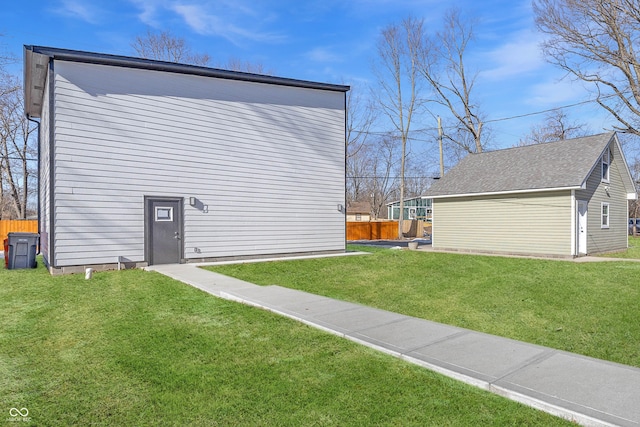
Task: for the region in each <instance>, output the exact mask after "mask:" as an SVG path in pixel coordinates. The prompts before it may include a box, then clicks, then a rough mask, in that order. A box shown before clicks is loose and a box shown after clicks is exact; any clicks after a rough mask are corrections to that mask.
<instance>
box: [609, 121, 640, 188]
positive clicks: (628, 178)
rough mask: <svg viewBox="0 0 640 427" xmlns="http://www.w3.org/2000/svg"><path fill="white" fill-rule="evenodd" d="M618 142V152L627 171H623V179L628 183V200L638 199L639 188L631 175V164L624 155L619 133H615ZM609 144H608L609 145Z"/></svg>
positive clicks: (615, 139) (614, 137)
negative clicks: (633, 195) (631, 197)
mask: <svg viewBox="0 0 640 427" xmlns="http://www.w3.org/2000/svg"><path fill="white" fill-rule="evenodd" d="M612 139H613V140H614V142H615V144H616V147H618V152H619V153H620V157H622V164H623V165H624V170H625V171H626V173H623V174H622V175H623V176H622V181H623V182H625V181H626V184H627V187H626V190H627V200H636V199H637V198H638V190H637V188H636V185H635V183H634V182H633V177H632V176H631V170H630V169H629V164H628V163H627V159H626V158H625V156H624V152H623V151H622V146H621V145H620V140H619V139H618V134H617V133H614V134H613V138H612ZM607 146H608V145H607ZM632 194H635V197H634V198H633V199H629V197H630V196H631V195H632Z"/></svg>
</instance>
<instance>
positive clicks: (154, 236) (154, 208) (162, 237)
mask: <svg viewBox="0 0 640 427" xmlns="http://www.w3.org/2000/svg"><path fill="white" fill-rule="evenodd" d="M145 203H146V205H145V207H146V209H145V211H146V213H145V215H146V218H145V225H146V242H145V248H146V252H147V260H148V262H149V265H155V264H177V263H180V262H181V261H182V253H183V246H182V229H183V227H182V199H172V198H151V197H148V198H146V199H145Z"/></svg>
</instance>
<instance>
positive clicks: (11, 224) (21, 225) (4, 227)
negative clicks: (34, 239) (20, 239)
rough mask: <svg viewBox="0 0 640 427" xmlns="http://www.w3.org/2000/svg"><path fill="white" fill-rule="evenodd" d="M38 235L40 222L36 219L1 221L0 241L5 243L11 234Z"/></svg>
mask: <svg viewBox="0 0 640 427" xmlns="http://www.w3.org/2000/svg"><path fill="white" fill-rule="evenodd" d="M14 232H20V233H37V232H38V220H35V219H2V220H0V240H1V241H3V242H4V239H6V238H7V236H8V235H9V233H14Z"/></svg>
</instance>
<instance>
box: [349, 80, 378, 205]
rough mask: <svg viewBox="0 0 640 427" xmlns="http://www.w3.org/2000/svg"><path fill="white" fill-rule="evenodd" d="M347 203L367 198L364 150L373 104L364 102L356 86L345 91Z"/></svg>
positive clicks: (367, 152) (371, 122)
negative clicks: (364, 190)
mask: <svg viewBox="0 0 640 427" xmlns="http://www.w3.org/2000/svg"><path fill="white" fill-rule="evenodd" d="M346 104H347V105H346V107H347V108H346V109H347V120H346V140H347V203H351V202H359V201H364V199H366V200H368V195H367V194H366V193H365V192H363V189H364V187H365V184H366V182H365V181H366V180H367V179H368V178H367V176H368V174H369V171H368V169H369V167H370V163H371V158H370V157H371V156H370V155H369V154H370V153H369V151H370V150H369V151H367V150H364V148H365V145H366V143H367V140H368V139H369V131H370V129H371V125H372V124H373V122H374V120H375V115H374V110H373V106H372V105H371V103H369V102H365V101H364V100H363V98H362V97H361V96H360V94H359V92H358V90H357V88H354V87H352V88H351V90H350V91H349V92H347V99H346Z"/></svg>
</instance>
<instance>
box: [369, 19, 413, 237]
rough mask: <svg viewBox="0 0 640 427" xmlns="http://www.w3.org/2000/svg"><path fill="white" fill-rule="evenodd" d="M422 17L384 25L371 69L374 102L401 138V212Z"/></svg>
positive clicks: (400, 231) (399, 229) (400, 227)
mask: <svg viewBox="0 0 640 427" xmlns="http://www.w3.org/2000/svg"><path fill="white" fill-rule="evenodd" d="M423 27H424V20H422V19H414V18H406V19H404V20H403V21H402V22H401V23H400V24H394V25H390V26H388V27H386V28H384V29H383V30H382V32H381V34H380V39H379V40H378V43H377V53H378V57H377V59H378V60H377V62H376V64H375V66H374V72H375V74H376V76H377V78H378V90H377V91H376V92H375V93H374V96H375V97H376V100H377V103H378V105H379V107H380V109H381V110H382V112H383V113H384V114H385V115H386V117H387V118H388V119H389V121H390V122H391V124H392V126H393V128H394V130H395V132H396V133H397V135H398V137H399V139H400V142H401V155H400V178H399V181H400V195H399V196H400V212H404V196H405V179H404V176H405V161H406V155H407V140H408V138H409V132H410V128H411V125H412V123H413V120H414V115H415V114H416V113H417V112H418V111H419V110H420V109H421V107H422V105H423V102H424V101H423V100H422V99H421V98H420V79H419V72H418V59H419V55H420V53H421V52H422V51H423V49H424V47H423V42H424V29H423ZM402 219H403V218H400V219H399V221H398V238H402V237H403V235H402V225H403V224H402Z"/></svg>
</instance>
